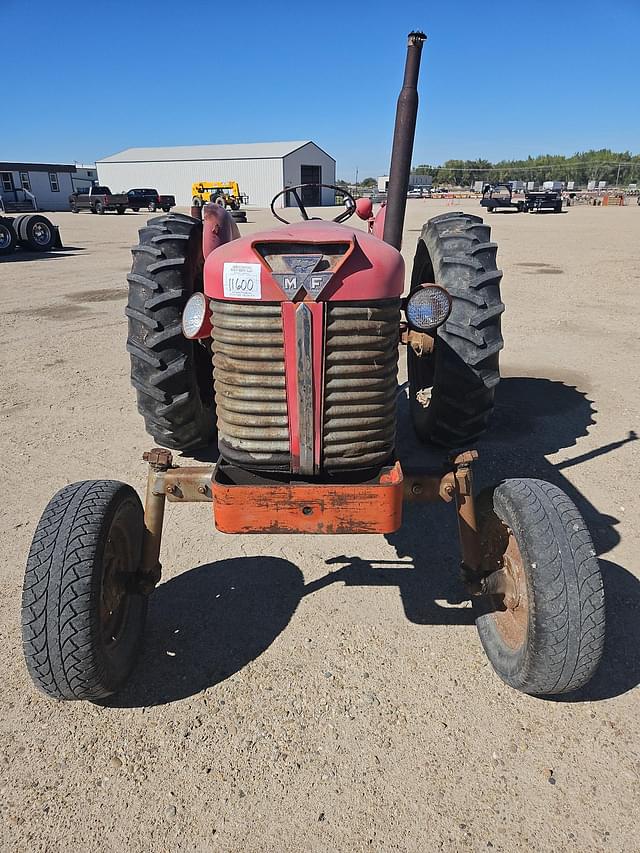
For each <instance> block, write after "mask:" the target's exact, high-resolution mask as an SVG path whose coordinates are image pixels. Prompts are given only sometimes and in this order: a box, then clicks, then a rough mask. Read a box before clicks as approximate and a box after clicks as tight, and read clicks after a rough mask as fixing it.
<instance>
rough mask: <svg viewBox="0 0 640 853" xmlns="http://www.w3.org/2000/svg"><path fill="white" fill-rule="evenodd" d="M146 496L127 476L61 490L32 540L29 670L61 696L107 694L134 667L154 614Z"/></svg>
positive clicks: (26, 644)
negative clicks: (145, 555)
mask: <svg viewBox="0 0 640 853" xmlns="http://www.w3.org/2000/svg"><path fill="white" fill-rule="evenodd" d="M143 532H144V522H143V512H142V505H141V503H140V498H139V497H138V495H137V494H136V493H135V492H134V490H133V489H132V488H131V487H130V486H127V485H126V484H125V483H118V482H116V481H114V480H88V481H85V482H81V483H73V484H72V485H69V486H65V487H64V488H63V489H61V490H60V491H59V492H58V493H57V494H56V495H55V496H54V497H53V498H52V499H51V500H50V501H49V504H48V505H47V507H46V509H45V511H44V513H43V514H42V518H41V519H40V521H39V522H38V526H37V527H36V531H35V534H34V537H33V542H32V543H31V549H30V551H29V558H28V561H27V570H26V573H25V578H24V587H23V593H22V641H23V649H24V655H25V660H26V664H27V669H28V670H29V674H30V676H31V678H32V680H33V682H34V683H35V685H36V687H38V688H39V689H40V690H41V691H42V692H43V693H46V694H47V695H48V696H51V697H52V698H54V699H90V700H95V699H102V698H104V697H105V696H109V695H110V694H111V693H115V692H116V691H117V690H119V689H120V688H121V687H122V686H123V684H124V683H125V681H126V680H127V678H128V676H129V674H130V672H131V670H132V669H133V667H134V665H135V663H136V661H137V658H138V654H139V651H140V645H141V641H142V636H143V633H144V626H145V621H146V615H147V597H146V596H145V595H143V594H142V593H141V592H139V591H138V587H137V577H136V576H137V573H138V570H139V567H140V559H141V554H142V537H143Z"/></svg>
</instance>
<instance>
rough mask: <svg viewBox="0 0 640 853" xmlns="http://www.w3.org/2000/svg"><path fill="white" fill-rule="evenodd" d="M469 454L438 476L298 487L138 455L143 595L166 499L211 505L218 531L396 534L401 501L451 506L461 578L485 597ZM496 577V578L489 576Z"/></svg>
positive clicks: (393, 469)
mask: <svg viewBox="0 0 640 853" xmlns="http://www.w3.org/2000/svg"><path fill="white" fill-rule="evenodd" d="M477 458H478V454H477V453H476V451H475V450H467V451H465V452H463V453H459V454H456V455H453V456H452V457H451V458H450V459H449V462H448V464H447V465H445V467H444V469H443V470H440V471H436V470H433V469H423V470H420V469H408V470H406V471H403V469H402V467H401V465H400V463H399V462H395V463H394V464H393V465H389V466H386V467H384V468H383V469H382V470H381V471H380V472H379V474H378V475H377V477H375V478H373V479H371V480H367V481H366V482H359V483H353V482H351V483H313V482H308V483H303V482H299V481H295V482H282V481H280V480H275V479H267V478H266V477H263V476H258V475H256V474H250V473H248V472H246V471H242V470H240V469H237V468H234V466H232V465H228V464H227V463H225V462H224V461H223V460H220V461H219V462H218V463H217V465H215V466H210V467H209V466H207V467H205V466H197V467H183V468H182V467H178V466H175V465H174V464H173V458H172V456H171V453H170V452H169V451H168V450H163V449H161V448H154V449H153V450H151V451H149V452H147V453H145V454H144V456H143V459H144V460H145V461H146V462H148V463H149V474H148V479H147V493H146V501H145V511H144V522H145V531H144V543H143V556H142V564H141V569H140V574H141V590H142V591H144V592H151V590H152V589H153V587H154V586H155V584H157V583H158V581H159V580H160V562H159V555H160V543H161V537H162V522H163V518H164V505H165V500H169V501H172V502H175V503H189V502H192V501H198V502H202V501H207V502H210V503H212V504H213V516H214V523H215V525H216V528H217V529H218V530H220V531H222V532H223V533H237V534H243V533H316V534H317V533H324V534H336V533H382V534H386V533H394V532H395V531H396V530H398V529H399V528H400V526H401V525H402V507H403V503H404V502H412V503H433V502H437V501H443V502H444V503H452V502H454V503H455V506H456V514H457V518H458V531H459V537H460V550H461V555H462V573H463V580H464V582H465V584H466V586H467V588H468V590H469V592H471V593H475V594H481V593H483V592H484V582H483V581H482V570H481V563H482V549H481V544H480V535H479V532H478V524H477V519H476V511H475V504H474V496H473V474H472V464H473V462H474V461H475V460H476V459H477ZM494 574H497V573H494Z"/></svg>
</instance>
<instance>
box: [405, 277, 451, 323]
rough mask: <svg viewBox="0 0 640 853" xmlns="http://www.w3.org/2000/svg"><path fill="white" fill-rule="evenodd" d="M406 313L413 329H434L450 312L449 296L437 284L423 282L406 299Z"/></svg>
mask: <svg viewBox="0 0 640 853" xmlns="http://www.w3.org/2000/svg"><path fill="white" fill-rule="evenodd" d="M406 313H407V320H408V321H409V325H410V326H413V328H414V329H420V330H421V331H425V330H427V329H435V328H437V327H438V326H440V325H442V323H444V321H445V320H446V319H447V317H448V316H449V314H450V313H451V297H450V296H449V294H448V293H447V291H446V290H445V289H444V288H443V287H439V286H438V285H437V284H423V285H422V287H421V288H420V289H419V290H416V292H415V293H412V294H411V296H410V297H409V299H408V300H407V308H406Z"/></svg>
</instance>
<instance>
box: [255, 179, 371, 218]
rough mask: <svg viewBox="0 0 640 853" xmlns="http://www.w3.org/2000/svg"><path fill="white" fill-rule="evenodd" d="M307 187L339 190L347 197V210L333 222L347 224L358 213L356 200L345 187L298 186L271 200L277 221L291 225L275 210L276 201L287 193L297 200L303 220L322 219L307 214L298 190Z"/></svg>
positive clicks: (323, 185) (289, 188) (286, 189)
mask: <svg viewBox="0 0 640 853" xmlns="http://www.w3.org/2000/svg"><path fill="white" fill-rule="evenodd" d="M306 187H326V188H327V189H329V190H337V191H338V192H339V193H340V194H341V195H343V196H345V198H346V200H347V209H346V210H343V211H342V213H339V214H338V215H337V216H335V217H334V218H333V220H332V222H346V220H347V219H349V217H350V216H353V214H354V213H355V212H356V200H355V198H354V197H353V196H352V195H351V193H348V192H347V191H346V190H345V189H344V188H343V187H336V186H335V184H296V186H295V187H285V189H283V190H282V191H281V192H279V193H278V194H277V195H274V197H273V198H272V199H271V213H273V215H274V216H275V218H276V219H278V220H279V221H280V222H284V224H285V225H291V223H290V222H289V220H288V219H284V218H283V217H282V216H278V214H277V213H276V212H275V209H274V204H275V203H276V201H277V200H278V199H279V198H280V196H281V195H284V194H285V193H291V194H292V196H293V197H294V199H295V200H296V204H297V205H298V207H299V208H300V213H301V214H302V218H303V219H305V220H308V219H310V218H312V219H321V218H322V217H320V216H314V217H310V216H309V214H308V213H307V209H306V207H305V206H304V204H303V203H302V199H301V198H300V196H299V195H298V190H303V189H305V188H306Z"/></svg>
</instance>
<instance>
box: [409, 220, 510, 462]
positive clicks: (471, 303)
mask: <svg viewBox="0 0 640 853" xmlns="http://www.w3.org/2000/svg"><path fill="white" fill-rule="evenodd" d="M490 236H491V229H490V228H489V226H488V225H484V224H483V222H482V219H481V218H480V217H479V216H472V215H471V214H466V213H445V214H443V215H441V216H436V217H434V218H433V219H430V220H429V221H428V222H427V223H426V225H425V226H424V228H423V230H422V234H421V236H420V239H419V241H418V247H417V250H416V255H415V259H414V264H413V272H412V275H411V293H413V292H414V291H415V290H416V289H418V288H419V287H420V285H421V284H424V283H427V282H435V283H436V284H440V285H442V287H444V288H445V289H446V290H447V291H448V293H449V295H450V296H451V299H452V303H453V305H452V309H451V314H450V315H449V318H448V319H447V320H446V321H445V322H444V323H443V324H442V326H439V327H438V328H437V329H436V330H435V332H434V346H433V352H432V353H430V354H428V355H421V356H419V355H417V354H416V353H415V351H414V350H413V348H412V347H411V346H408V347H407V359H408V363H407V367H408V374H409V410H410V414H411V420H412V423H413V427H414V429H415V432H416V435H417V436H418V438H419V439H420V441H423V442H433V443H434V444H438V445H442V446H444V447H461V446H463V445H465V444H468V443H469V442H471V441H473V440H474V439H476V438H477V437H478V436H479V435H481V434H482V433H483V432H484V431H485V429H486V428H487V425H488V423H489V420H490V418H491V415H492V413H493V405H494V395H495V389H496V386H497V384H498V382H499V381H500V372H499V364H498V358H499V353H500V350H501V349H502V347H503V340H502V333H501V330H500V315H501V314H502V312H503V311H504V305H503V304H502V301H501V299H500V280H501V278H502V272H501V271H500V270H499V269H498V268H497V266H496V251H497V246H496V244H495V243H491V242H490Z"/></svg>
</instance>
